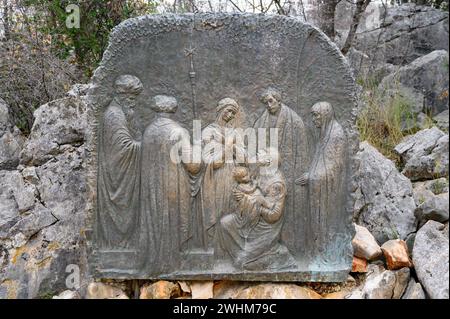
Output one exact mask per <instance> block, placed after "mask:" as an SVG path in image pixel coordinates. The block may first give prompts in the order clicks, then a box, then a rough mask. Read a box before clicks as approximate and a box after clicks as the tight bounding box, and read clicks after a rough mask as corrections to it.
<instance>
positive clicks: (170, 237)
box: [141, 118, 191, 274]
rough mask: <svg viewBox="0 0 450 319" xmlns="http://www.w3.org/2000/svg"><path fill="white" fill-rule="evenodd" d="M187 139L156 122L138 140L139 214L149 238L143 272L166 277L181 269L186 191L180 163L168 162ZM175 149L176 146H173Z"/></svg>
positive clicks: (169, 124)
mask: <svg viewBox="0 0 450 319" xmlns="http://www.w3.org/2000/svg"><path fill="white" fill-rule="evenodd" d="M175 136H179V137H181V136H188V132H187V131H186V130H185V129H183V128H182V127H181V126H180V125H179V124H178V123H177V122H175V121H173V120H171V119H167V118H157V119H156V120H155V121H154V122H153V123H152V124H150V125H149V126H148V127H147V129H146V130H145V133H144V136H143V140H142V175H141V180H142V186H141V188H142V189H141V214H142V215H143V216H145V218H146V225H147V232H148V234H149V235H150V237H149V243H148V249H147V251H146V254H147V263H146V269H147V270H151V272H152V273H156V274H158V273H164V274H168V273H171V272H173V271H175V270H177V269H179V267H180V265H181V260H182V257H183V253H184V252H183V248H182V247H183V245H182V244H183V242H185V241H186V240H187V238H188V237H189V236H191V234H190V230H189V217H190V196H191V193H190V187H189V177H188V174H187V172H186V171H185V168H184V167H183V163H178V164H177V163H176V162H174V161H172V159H171V157H170V152H171V150H172V147H174V145H175V144H177V143H178V142H179V141H180V138H178V139H176V138H174V137H175ZM175 147H176V146H175Z"/></svg>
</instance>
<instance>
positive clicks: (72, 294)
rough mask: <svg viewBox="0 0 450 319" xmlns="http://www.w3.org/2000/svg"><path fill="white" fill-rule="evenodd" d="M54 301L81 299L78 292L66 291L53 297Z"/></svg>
mask: <svg viewBox="0 0 450 319" xmlns="http://www.w3.org/2000/svg"><path fill="white" fill-rule="evenodd" d="M52 299H81V297H80V294H79V293H78V292H77V291H73V290H65V291H63V292H62V293H60V294H59V295H57V296H53V298H52Z"/></svg>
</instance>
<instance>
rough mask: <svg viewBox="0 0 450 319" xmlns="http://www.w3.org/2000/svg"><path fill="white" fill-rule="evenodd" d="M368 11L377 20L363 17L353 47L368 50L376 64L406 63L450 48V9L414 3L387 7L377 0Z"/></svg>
mask: <svg viewBox="0 0 450 319" xmlns="http://www.w3.org/2000/svg"><path fill="white" fill-rule="evenodd" d="M374 5H376V4H375V3H374ZM366 15H367V18H368V19H372V21H373V22H371V23H366V20H365V19H366V18H364V19H363V20H362V21H361V23H360V25H359V27H358V30H357V34H356V37H355V40H354V42H353V47H354V48H355V49H356V50H360V51H363V52H366V53H367V54H368V55H369V56H370V57H371V59H372V60H373V64H374V65H378V64H380V63H391V64H395V65H405V64H408V63H411V62H412V61H414V60H416V59H417V58H419V57H421V56H423V55H426V54H428V53H431V52H433V51H436V50H447V51H448V47H449V42H448V12H444V11H442V10H438V9H434V8H431V7H429V6H419V5H415V4H412V3H407V4H402V5H400V6H396V7H389V8H387V10H385V9H384V8H383V6H382V5H380V4H377V7H375V6H374V7H373V12H370V13H369V12H368V13H366ZM348 21H349V22H350V21H351V19H348ZM369 21H370V20H369ZM346 29H347V30H348V28H346Z"/></svg>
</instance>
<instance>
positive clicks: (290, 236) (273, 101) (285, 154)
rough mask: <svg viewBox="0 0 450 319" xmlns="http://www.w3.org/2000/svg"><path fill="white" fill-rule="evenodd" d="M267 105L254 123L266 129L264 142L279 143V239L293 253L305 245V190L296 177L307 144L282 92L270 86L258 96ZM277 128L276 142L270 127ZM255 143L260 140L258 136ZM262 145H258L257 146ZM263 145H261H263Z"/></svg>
mask: <svg viewBox="0 0 450 319" xmlns="http://www.w3.org/2000/svg"><path fill="white" fill-rule="evenodd" d="M261 101H262V102H263V103H264V104H266V106H267V109H266V110H265V112H264V113H263V114H262V116H261V117H260V118H259V119H258V120H257V121H256V123H255V124H254V128H264V129H266V133H267V137H266V143H267V144H268V143H270V146H271V147H278V150H279V153H280V159H281V167H280V169H281V171H282V173H283V174H284V176H285V177H286V190H287V193H286V203H285V225H284V227H283V232H282V239H283V241H284V242H285V243H286V244H287V245H288V248H289V249H290V250H291V251H292V252H293V253H294V254H296V255H298V254H301V253H303V249H304V247H305V245H304V241H305V240H306V238H304V236H303V235H304V231H303V229H304V227H305V226H304V225H305V222H306V209H307V205H308V204H307V192H306V191H305V189H304V188H302V187H296V185H295V181H296V179H298V178H300V177H301V176H302V175H303V174H304V172H305V171H306V170H307V168H308V164H309V145H308V136H307V130H306V128H305V125H304V123H303V120H302V119H301V118H300V116H299V115H298V114H297V113H296V112H295V111H293V110H292V109H291V108H289V107H288V106H287V105H285V104H283V103H282V100H281V94H280V93H279V92H278V91H277V90H276V89H273V88H269V89H267V90H266V91H265V92H264V93H263V94H262V96H261ZM271 128H272V129H277V132H278V141H277V142H278V145H274V143H273V142H274V141H271V140H270V137H271V134H270V129H271ZM258 143H261V141H260V140H258ZM258 148H259V149H261V147H260V146H258ZM263 148H264V147H263Z"/></svg>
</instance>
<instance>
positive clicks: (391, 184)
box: [355, 142, 417, 244]
mask: <svg viewBox="0 0 450 319" xmlns="http://www.w3.org/2000/svg"><path fill="white" fill-rule="evenodd" d="M357 158H358V161H359V170H358V171H357V174H356V178H357V182H358V185H359V187H358V190H357V192H356V194H357V196H358V198H357V201H356V202H357V204H356V205H355V219H356V221H357V223H358V225H361V226H364V227H366V228H367V229H368V230H369V231H370V232H371V233H372V235H373V236H374V237H375V239H376V240H377V242H378V243H379V244H383V243H384V242H386V241H388V240H389V239H396V238H401V239H406V237H407V236H408V235H409V234H411V233H413V232H415V231H416V225H417V221H416V217H415V216H414V211H415V210H416V204H415V202H414V197H413V188H412V184H411V181H410V180H409V179H408V178H406V177H405V176H404V175H403V174H401V173H400V172H398V170H397V168H396V167H395V165H394V163H393V162H392V161H390V160H389V159H387V158H385V157H384V156H383V155H382V154H381V153H380V152H378V151H377V150H376V149H375V148H374V147H373V146H371V145H370V144H369V143H367V142H363V143H361V145H360V151H359V152H358V154H357Z"/></svg>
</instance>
